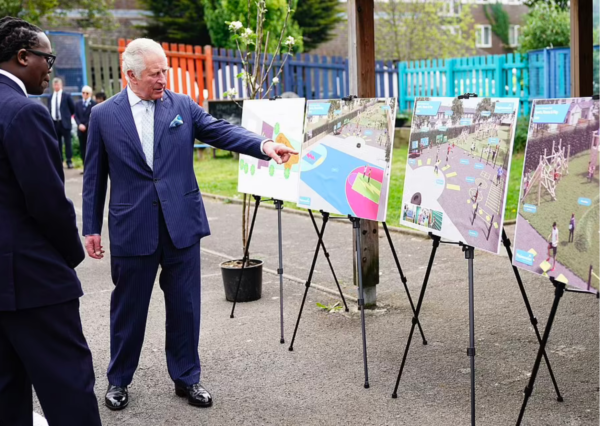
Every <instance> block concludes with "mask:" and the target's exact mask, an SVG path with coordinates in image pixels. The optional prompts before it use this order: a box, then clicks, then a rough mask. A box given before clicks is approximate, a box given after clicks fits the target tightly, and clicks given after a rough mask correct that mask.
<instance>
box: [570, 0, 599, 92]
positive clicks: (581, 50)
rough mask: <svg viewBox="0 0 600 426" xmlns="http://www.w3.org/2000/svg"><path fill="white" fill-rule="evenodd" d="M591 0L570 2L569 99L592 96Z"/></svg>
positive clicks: (573, 0)
mask: <svg viewBox="0 0 600 426" xmlns="http://www.w3.org/2000/svg"><path fill="white" fill-rule="evenodd" d="M593 12H594V9H593V2H592V1H591V0H571V97H574V98H576V97H580V96H592V95H593V94H594V88H593V81H594V71H593V69H594V67H593V63H594V62H593V61H594V42H597V40H594V36H593V33H594V30H593V28H594V24H593V16H594V13H593Z"/></svg>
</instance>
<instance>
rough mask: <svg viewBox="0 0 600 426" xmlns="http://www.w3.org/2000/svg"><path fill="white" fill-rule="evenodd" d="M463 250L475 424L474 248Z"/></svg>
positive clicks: (467, 247) (472, 412) (472, 413)
mask: <svg viewBox="0 0 600 426" xmlns="http://www.w3.org/2000/svg"><path fill="white" fill-rule="evenodd" d="M463 251H464V252H465V259H467V263H468V270H469V347H468V349H467V355H468V356H469V358H470V361H471V425H472V426H475V303H474V278H473V260H474V257H475V250H474V249H473V247H471V246H463Z"/></svg>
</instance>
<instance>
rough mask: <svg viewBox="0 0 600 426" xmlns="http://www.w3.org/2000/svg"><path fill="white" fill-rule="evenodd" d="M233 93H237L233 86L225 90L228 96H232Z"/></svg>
mask: <svg viewBox="0 0 600 426" xmlns="http://www.w3.org/2000/svg"><path fill="white" fill-rule="evenodd" d="M235 95H237V90H235V88H234V87H232V88H231V89H229V90H228V91H227V96H228V97H230V98H233V97H234V96H235Z"/></svg>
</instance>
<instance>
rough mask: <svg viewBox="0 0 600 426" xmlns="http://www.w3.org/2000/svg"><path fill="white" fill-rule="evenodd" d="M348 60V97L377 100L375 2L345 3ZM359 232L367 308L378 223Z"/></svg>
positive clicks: (365, 223)
mask: <svg viewBox="0 0 600 426" xmlns="http://www.w3.org/2000/svg"><path fill="white" fill-rule="evenodd" d="M348 58H349V59H348V61H349V70H350V76H349V77H350V84H349V86H350V95H356V96H358V97H359V98H374V97H376V96H377V93H376V88H375V5H374V0H348ZM360 229H361V231H362V232H361V247H360V249H361V259H362V272H363V273H362V276H363V286H364V288H365V304H366V305H367V306H368V305H374V304H375V303H376V301H377V293H376V287H375V286H376V284H378V283H379V224H378V222H375V221H371V220H361V221H360ZM355 259H356V257H355ZM355 262H356V260H355ZM356 275H357V268H356V265H355V267H354V283H355V284H357V283H358V279H357V278H358V277H357V276H356Z"/></svg>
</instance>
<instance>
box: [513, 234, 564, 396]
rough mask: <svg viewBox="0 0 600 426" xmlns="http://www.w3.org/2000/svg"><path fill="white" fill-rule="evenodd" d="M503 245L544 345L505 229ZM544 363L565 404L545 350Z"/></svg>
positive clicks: (536, 334) (534, 327)
mask: <svg viewBox="0 0 600 426" xmlns="http://www.w3.org/2000/svg"><path fill="white" fill-rule="evenodd" d="M502 243H503V244H504V247H505V248H506V252H507V253H508V259H509V261H510V263H511V266H512V269H513V272H514V274H515V278H516V279H517V284H518V285H519V290H520V291H521V296H523V302H524V303H525V308H526V309H527V313H528V314H529V321H530V322H531V325H532V326H533V330H534V331H535V336H536V337H537V340H538V344H541V343H542V335H541V334H540V330H539V328H538V320H537V318H536V317H535V315H534V314H533V309H532V308H531V305H530V304H529V298H528V297H527V292H526V291H525V286H524V285H523V281H522V280H521V274H520V273H519V269H518V268H517V267H516V266H515V265H513V264H512V259H513V253H512V249H511V248H510V246H511V242H510V240H509V239H508V236H507V235H506V231H505V230H504V229H502ZM543 356H544V361H545V362H546V366H547V367H548V372H549V373H550V379H551V380H552V384H553V385H554V390H555V391H556V400H557V401H558V402H563V397H562V395H561V393H560V389H559V388H558V382H557V381H556V378H555V377H554V371H553V370H552V366H551V365H550V360H549V359H548V354H547V353H546V350H544V354H543Z"/></svg>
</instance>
